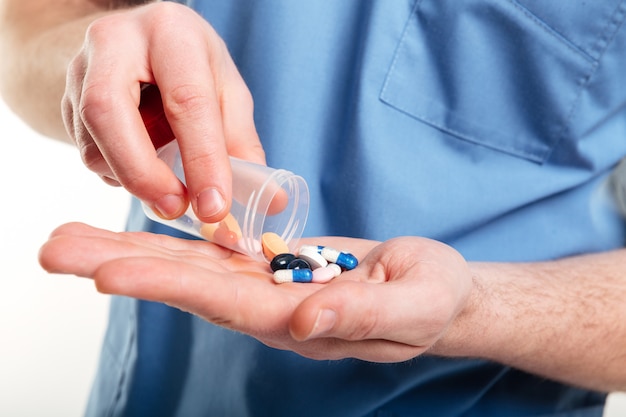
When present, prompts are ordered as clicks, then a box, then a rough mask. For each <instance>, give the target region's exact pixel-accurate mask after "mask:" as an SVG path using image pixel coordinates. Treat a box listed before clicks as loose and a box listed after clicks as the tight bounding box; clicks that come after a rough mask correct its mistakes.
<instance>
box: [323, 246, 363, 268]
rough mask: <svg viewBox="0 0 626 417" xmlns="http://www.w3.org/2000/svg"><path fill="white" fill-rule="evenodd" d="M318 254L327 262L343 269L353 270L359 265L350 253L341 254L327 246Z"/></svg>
mask: <svg viewBox="0 0 626 417" xmlns="http://www.w3.org/2000/svg"><path fill="white" fill-rule="evenodd" d="M320 254H321V255H322V257H323V258H324V259H326V260H327V261H328V262H332V263H336V264H337V265H339V266H340V267H342V268H343V269H347V270H350V269H354V268H356V266H357V265H358V264H359V261H358V260H357V259H356V257H355V256H354V255H352V254H351V253H347V252H341V251H338V250H337V249H333V248H329V247H328V246H325V247H324V248H322V250H321V253H320Z"/></svg>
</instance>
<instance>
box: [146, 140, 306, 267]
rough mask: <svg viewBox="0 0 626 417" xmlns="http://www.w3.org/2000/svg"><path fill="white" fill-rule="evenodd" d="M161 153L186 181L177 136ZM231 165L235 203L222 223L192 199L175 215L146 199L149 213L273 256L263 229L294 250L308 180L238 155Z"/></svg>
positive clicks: (225, 242)
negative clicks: (206, 218) (201, 215)
mask: <svg viewBox="0 0 626 417" xmlns="http://www.w3.org/2000/svg"><path fill="white" fill-rule="evenodd" d="M158 156H159V158H160V159H162V160H163V161H164V162H165V163H166V164H167V165H168V166H169V167H170V168H171V169H172V171H173V172H174V173H175V174H176V176H177V177H178V178H179V179H180V180H181V181H182V182H183V183H185V174H184V172H183V163H182V159H181V156H180V150H179V147H178V143H177V142H176V141H175V140H174V141H172V142H170V143H168V144H167V145H165V146H163V147H161V148H160V149H159V150H158ZM230 163H231V168H232V173H233V175H232V178H233V181H232V190H233V192H232V195H233V200H232V207H231V210H230V212H229V213H228V215H227V216H226V217H225V218H224V219H223V220H222V221H220V222H217V223H204V222H201V221H200V220H198V218H197V217H196V215H195V214H194V212H193V210H192V208H191V205H190V206H189V208H188V209H187V211H186V213H185V214H183V215H182V216H181V217H179V218H177V219H174V220H165V219H163V218H161V217H159V216H158V215H156V214H155V213H154V212H153V211H152V209H150V208H149V207H148V206H146V205H145V204H144V206H143V209H144V212H145V213H146V215H147V216H148V217H149V218H150V219H152V220H154V221H156V222H158V223H161V224H165V225H167V226H170V227H172V228H174V229H177V230H180V231H183V232H185V233H188V234H190V235H192V236H196V237H199V238H201V239H205V240H208V241H210V242H213V243H216V244H219V245H221V246H223V247H226V248H228V249H232V250H234V251H236V252H239V253H242V254H245V255H248V256H250V257H251V258H253V259H256V260H260V261H262V260H265V261H268V262H269V261H271V259H269V260H268V259H266V258H265V256H264V255H263V250H262V247H261V241H262V236H263V234H264V233H275V234H277V235H278V236H280V237H281V238H282V239H283V240H284V241H285V243H286V244H287V246H288V247H289V249H290V251H292V252H295V250H296V248H297V244H298V240H299V239H300V237H301V236H302V232H303V230H304V226H305V224H306V220H307V216H308V212H309V190H308V187H307V184H306V181H305V180H304V179H303V178H302V177H300V176H298V175H295V174H293V173H292V172H290V171H286V170H283V169H274V168H270V167H267V166H264V165H259V164H254V163H251V162H248V161H244V160H241V159H237V158H233V157H231V158H230Z"/></svg>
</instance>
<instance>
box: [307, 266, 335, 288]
mask: <svg viewBox="0 0 626 417" xmlns="http://www.w3.org/2000/svg"><path fill="white" fill-rule="evenodd" d="M339 275H341V267H340V266H339V265H337V264H328V266H325V267H324V268H317V269H316V270H315V271H313V281H312V282H316V283H318V284H325V283H327V282H329V281H330V280H332V279H333V278H337V277H338V276H339Z"/></svg>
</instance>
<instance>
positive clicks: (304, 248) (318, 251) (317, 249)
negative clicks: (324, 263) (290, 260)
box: [299, 245, 324, 254]
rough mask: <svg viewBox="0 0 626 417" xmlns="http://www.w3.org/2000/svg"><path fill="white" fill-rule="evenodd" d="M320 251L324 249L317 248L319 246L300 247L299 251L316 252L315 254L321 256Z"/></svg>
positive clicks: (322, 247) (321, 247)
mask: <svg viewBox="0 0 626 417" xmlns="http://www.w3.org/2000/svg"><path fill="white" fill-rule="evenodd" d="M322 249H324V246H319V245H302V246H300V249H299V251H300V252H302V251H305V252H308V251H316V252H317V253H319V254H321V253H322Z"/></svg>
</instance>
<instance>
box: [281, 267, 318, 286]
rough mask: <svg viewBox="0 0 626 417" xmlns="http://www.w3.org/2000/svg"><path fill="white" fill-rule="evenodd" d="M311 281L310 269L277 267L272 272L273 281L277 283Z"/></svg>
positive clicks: (311, 273)
mask: <svg viewBox="0 0 626 417" xmlns="http://www.w3.org/2000/svg"><path fill="white" fill-rule="evenodd" d="M311 281H313V271H311V270H310V269H279V270H278V271H275V272H274V282H275V283H277V284H283V283H285V282H311Z"/></svg>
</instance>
